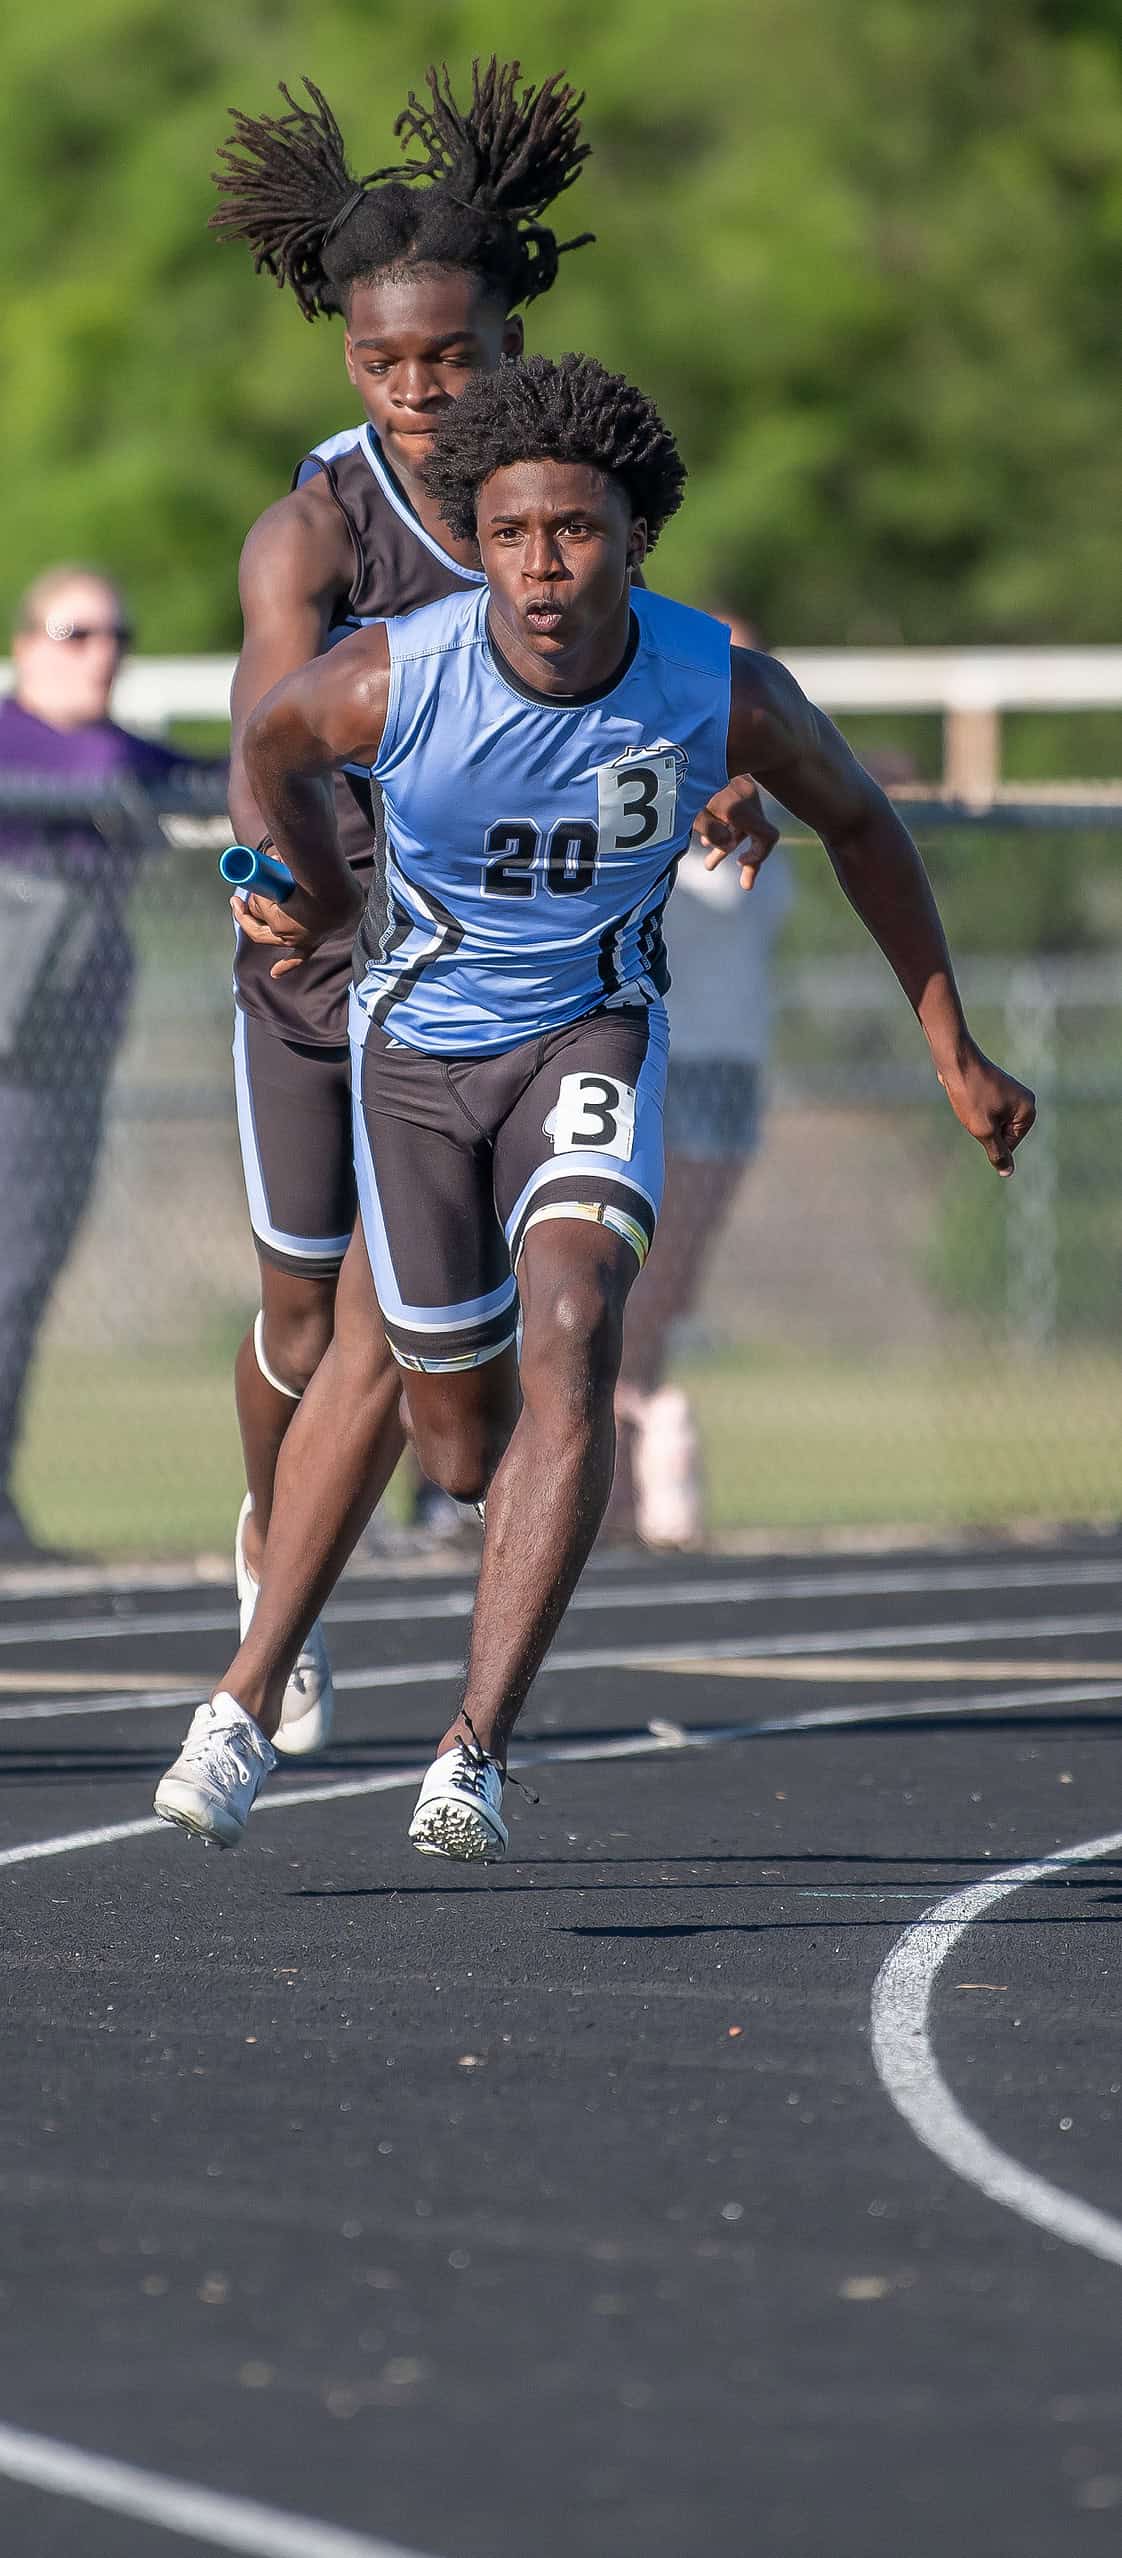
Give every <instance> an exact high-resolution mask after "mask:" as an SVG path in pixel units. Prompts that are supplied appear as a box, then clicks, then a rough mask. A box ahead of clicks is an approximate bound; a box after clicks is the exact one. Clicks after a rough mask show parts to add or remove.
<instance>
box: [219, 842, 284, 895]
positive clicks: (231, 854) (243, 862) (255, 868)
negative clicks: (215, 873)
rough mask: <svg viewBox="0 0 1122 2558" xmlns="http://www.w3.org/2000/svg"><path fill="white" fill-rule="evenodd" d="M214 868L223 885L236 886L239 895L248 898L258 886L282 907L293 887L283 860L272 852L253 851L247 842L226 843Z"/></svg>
mask: <svg viewBox="0 0 1122 2558" xmlns="http://www.w3.org/2000/svg"><path fill="white" fill-rule="evenodd" d="M218 867H219V870H220V871H221V873H222V877H223V879H224V880H225V882H226V885H227V887H228V888H236V889H237V890H238V893H239V895H240V896H242V897H250V896H252V893H253V891H254V889H255V888H260V889H261V891H262V892H263V894H264V895H265V896H266V897H274V898H275V899H276V901H277V904H278V906H283V904H284V901H285V898H286V897H291V895H292V891H293V889H294V888H295V886H296V882H295V880H294V878H293V876H292V872H291V871H290V869H289V867H288V863H287V862H282V861H278V860H277V858H276V855H275V853H258V852H255V851H254V849H253V846H252V845H251V844H228V845H227V848H226V851H225V852H224V853H223V854H221V855H220V857H219V863H218Z"/></svg>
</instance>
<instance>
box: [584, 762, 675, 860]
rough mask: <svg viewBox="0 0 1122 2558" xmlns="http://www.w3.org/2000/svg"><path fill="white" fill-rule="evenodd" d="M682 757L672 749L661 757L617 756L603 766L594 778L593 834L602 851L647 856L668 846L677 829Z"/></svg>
mask: <svg viewBox="0 0 1122 2558" xmlns="http://www.w3.org/2000/svg"><path fill="white" fill-rule="evenodd" d="M682 764H683V757H682V755H681V753H680V752H677V753H676V752H675V751H674V749H673V748H667V750H666V751H665V752H664V753H661V754H653V755H652V754H645V755H642V754H641V755H621V756H620V759H619V762H618V763H616V764H601V766H600V768H599V770H598V772H597V775H596V803H597V804H596V816H597V832H598V834H599V838H600V850H601V852H602V853H638V852H645V851H646V850H647V848H648V846H650V847H653V846H654V845H656V844H668V843H669V842H670V841H671V838H672V837H673V836H674V835H675V834H676V833H677V827H678V783H679V780H680V778H681V773H682Z"/></svg>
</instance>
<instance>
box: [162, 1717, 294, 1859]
mask: <svg viewBox="0 0 1122 2558" xmlns="http://www.w3.org/2000/svg"><path fill="white" fill-rule="evenodd" d="M276 1763H277V1754H276V1751H275V1750H274V1748H273V1745H272V1742H271V1741H267V1740H266V1738H265V1735H264V1733H263V1732H262V1731H259V1729H258V1727H257V1725H256V1723H254V1722H252V1721H251V1720H250V1717H249V1715H248V1714H247V1713H246V1712H245V1710H244V1708H243V1707H242V1706H240V1705H239V1704H238V1702H237V1700H236V1698H235V1697H232V1696H227V1695H226V1694H225V1691H221V1692H220V1693H219V1695H218V1696H216V1697H212V1698H211V1699H210V1700H209V1702H208V1703H207V1704H206V1705H200V1706H199V1707H198V1708H197V1709H196V1711H195V1713H194V1714H193V1715H192V1717H191V1723H190V1728H189V1730H188V1733H187V1738H186V1740H185V1742H184V1744H183V1747H182V1749H181V1751H180V1753H179V1757H178V1758H177V1759H176V1761H175V1763H174V1765H173V1766H172V1767H169V1769H168V1772H167V1775H166V1776H162V1777H161V1778H160V1782H159V1784H158V1786H157V1787H156V1794H155V1809H156V1811H157V1812H158V1813H159V1816H160V1819H161V1821H174V1822H175V1823H176V1825H177V1827H178V1828H179V1829H181V1830H190V1831H191V1832H192V1834H193V1836H194V1837H195V1838H198V1839H205V1840H206V1842H207V1844H208V1846H210V1847H237V1845H238V1842H239V1840H240V1839H241V1838H242V1837H243V1835H244V1832H245V1825H246V1822H247V1820H248V1819H249V1815H250V1813H251V1811H252V1809H253V1805H254V1802H255V1800H256V1798H257V1795H258V1794H259V1793H260V1790H261V1787H262V1786H263V1784H264V1782H265V1779H266V1777H267V1776H269V1775H270V1774H271V1772H272V1770H273V1769H274V1768H275V1766H276Z"/></svg>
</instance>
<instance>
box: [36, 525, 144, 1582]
mask: <svg viewBox="0 0 1122 2558" xmlns="http://www.w3.org/2000/svg"><path fill="white" fill-rule="evenodd" d="M130 636H131V634H130V631H129V628H128V620H127V616H126V613H125V608H124V604H123V602H122V599H121V595H120V592H119V590H118V589H117V588H116V587H115V586H113V585H112V584H111V583H110V581H109V580H108V579H107V578H105V577H102V576H100V575H98V574H97V573H96V572H94V571H93V570H90V569H84V568H54V569H47V570H45V571H44V573H43V575H42V576H40V577H38V578H36V580H35V582H34V584H33V585H32V586H30V587H29V588H28V591H27V593H26V595H25V596H24V597H23V599H22V602H21V604H20V606H19V609H18V612H17V616H16V626H15V631H14V633H13V638H12V658H13V662H14V668H15V689H14V692H13V693H12V695H11V696H10V697H9V698H8V699H7V700H5V701H3V702H2V703H0V787H2V785H3V783H4V782H7V781H13V780H16V779H24V778H29V777H30V778H40V779H42V780H44V781H47V782H54V783H56V784H59V785H70V786H72V787H76V788H79V789H86V788H89V789H90V790H91V792H95V793H96V792H97V791H99V790H102V791H103V790H104V789H105V788H106V787H107V786H111V785H112V784H113V783H114V782H116V781H120V780H123V779H124V778H126V777H131V778H132V779H134V780H136V781H139V782H140V783H142V784H148V785H149V786H152V785H158V784H159V783H160V782H161V780H163V779H164V778H165V777H166V775H167V774H168V772H169V771H170V770H171V768H172V767H173V766H174V765H176V764H181V763H182V762H183V761H184V760H185V759H184V758H183V757H182V756H179V755H176V754H174V753H173V752H172V751H171V750H170V749H169V748H167V747H166V746H161V745H159V744H157V743H155V742H154V741H153V740H152V739H150V738H144V737H132V736H130V735H129V733H128V731H127V730H125V729H123V728H118V727H117V726H116V725H115V723H114V722H113V721H112V720H111V719H110V717H109V700H110V695H111V693H112V689H113V684H114V681H115V678H116V676H117V673H118V670H119V668H120V664H121V658H122V655H123V653H124V651H125V649H126V648H127V647H128V644H129V639H130ZM140 850H141V845H140V841H139V839H138V836H137V832H136V830H135V828H134V829H133V830H132V831H131V833H130V834H129V835H128V836H127V838H126V837H125V836H124V835H121V836H119V839H118V840H117V841H114V830H113V828H112V827H108V828H106V827H104V826H102V827H100V828H99V826H98V825H97V824H96V823H95V822H94V820H93V818H92V817H91V818H89V819H84V818H81V817H70V818H67V819H66V820H65V821H60V820H56V819H50V820H48V818H47V817H46V816H43V817H40V816H39V814H38V813H36V814H35V815H33V816H30V817H28V816H22V815H18V816H17V815H15V814H8V815H5V814H4V813H3V810H2V808H0V943H2V945H3V950H4V966H3V968H2V969H0V1564H3V1563H5V1562H8V1563H11V1562H18V1561H21V1560H26V1559H27V1558H29V1557H33V1556H34V1555H36V1554H37V1553H40V1552H41V1551H42V1549H41V1548H38V1547H36V1545H35V1542H34V1539H33V1538H32V1537H31V1535H30V1534H29V1531H28V1529H27V1528H26V1526H25V1524H24V1522H23V1520H22V1519H21V1517H20V1514H19V1512H18V1510H17V1508H16V1506H15V1503H14V1501H13V1499H12V1495H11V1490H10V1477H11V1470H12V1463H13V1459H14V1456H15V1450H16V1441H17V1438H18V1433H19V1425H20V1415H21V1410H22V1404H23V1395H24V1388H25V1385H26V1382H27V1377H28V1372H29V1370H30V1367H31V1361H32V1357H33V1354H34V1349H35V1343H36V1339H37V1336H38V1332H39V1328H40V1325H41V1323H42V1321H43V1317H44V1315H45V1313H46V1311H47V1306H48V1304H49V1301H50V1295H51V1290H52V1288H53V1287H54V1283H55V1281H56V1279H57V1277H58V1274H59V1272H60V1270H61V1268H62V1265H63V1263H64V1261H65V1259H66V1257H67V1254H68V1252H69V1251H70V1248H71V1245H72V1243H73V1241H74V1237H75V1235H76V1233H77V1229H78V1226H79V1223H80V1221H81V1217H82V1213H83V1210H84V1209H85V1206H86V1203H87V1200H88V1198H89V1195H90V1191H91V1188H92V1185H93V1177H94V1173H95V1170H96V1167H97V1160H98V1153H99V1149H100V1144H101V1129H102V1116H103V1105H104V1099H105V1090H106V1085H107V1083H108V1080H109V1075H110V1071H111V1068H112V1065H113V1061H114V1058H115V1056H116V1054H117V1050H118V1048H119V1046H120V1043H121V1039H122V1036H123V1033H124V1029H125V1022H126V1017H127V1012H128V998H129V989H130V985H131V981H132V968H133V958H132V949H131V945H130V942H129V937H128V931H127V927H126V920H125V907H126V902H127V897H128V891H129V888H130V887H131V885H132V880H133V877H134V875H135V871H136V866H137V861H138V859H139V857H140Z"/></svg>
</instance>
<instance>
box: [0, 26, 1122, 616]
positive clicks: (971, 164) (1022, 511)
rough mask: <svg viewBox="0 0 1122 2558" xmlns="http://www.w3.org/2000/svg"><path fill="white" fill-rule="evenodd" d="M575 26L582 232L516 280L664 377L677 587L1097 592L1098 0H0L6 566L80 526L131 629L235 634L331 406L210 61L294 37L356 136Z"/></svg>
mask: <svg viewBox="0 0 1122 2558" xmlns="http://www.w3.org/2000/svg"><path fill="white" fill-rule="evenodd" d="M492 48H496V49H498V50H499V51H501V52H511V53H519V52H520V53H522V54H523V56H524V57H525V59H526V61H527V68H528V70H530V71H532V72H533V74H534V75H535V76H540V75H541V74H542V73H544V72H545V71H548V70H550V69H552V68H553V67H554V66H556V65H560V64H564V65H565V66H566V67H567V68H568V70H569V72H570V74H571V76H573V77H574V78H576V79H577V80H578V81H579V82H580V83H581V84H582V85H583V86H585V87H586V89H587V92H588V107H587V110H586V113H587V129H588V133H589V138H590V139H591V140H592V142H593V144H594V152H595V156H594V158H593V160H592V162H591V163H590V166H589V169H588V171H587V172H586V174H585V176H584V177H583V178H582V181H581V186H580V191H579V199H574V203H576V202H578V201H579V219H580V222H581V224H582V225H583V224H584V223H586V222H587V223H588V225H589V227H592V228H595V229H596V231H597V232H598V234H599V245H598V247H597V248H596V249H595V250H594V251H591V252H590V253H589V254H588V256H587V257H585V258H582V259H579V260H573V261H572V262H571V264H570V262H566V263H567V266H568V269H569V271H568V272H565V271H563V274H562V279H561V282H560V283H559V285H558V288H557V291H556V293H555V294H554V295H553V296H552V297H551V300H550V302H549V303H548V304H545V305H543V306H542V307H541V309H540V310H539V311H538V312H536V313H534V314H532V316H531V336H532V340H533V343H534V344H536V345H538V346H543V347H545V348H546V349H547V350H549V351H553V352H557V351H559V350H560V349H561V348H562V347H564V346H570V345H579V346H583V347H587V348H589V349H591V350H592V351H593V352H595V353H596V354H598V355H600V356H602V357H603V358H605V359H606V360H608V361H611V362H613V363H615V364H618V365H619V366H621V367H622V368H625V369H627V370H629V371H631V372H633V373H634V374H635V375H637V376H638V377H639V378H640V379H641V380H642V381H643V383H644V385H645V386H646V387H648V388H649V389H650V390H652V391H653V392H654V393H655V394H656V395H657V396H658V398H659V399H660V400H661V401H662V402H663V403H664V404H665V407H666V409H667V412H668V414H669V415H670V417H671V419H672V420H673V422H674V424H675V426H676V428H677V430H678V432H679V434H680V436H681V439H682V443H683V447H684V450H685V453H686V457H687V459H688V461H689V463H690V466H691V469H692V471H693V473H694V484H693V488H692V491H691V498H690V502H689V504H688V506H687V508H686V511H685V514H684V516H683V517H682V518H681V519H679V521H678V523H676V524H675V525H674V526H672V527H671V529H670V531H669V532H668V534H667V536H666V540H665V544H664V546H663V548H661V549H660V552H659V571H660V577H661V579H662V580H663V581H664V582H665V583H666V584H667V585H672V586H674V588H675V589H676V591H678V592H679V593H681V594H684V595H687V596H694V597H698V598H702V597H707V596H719V597H720V598H722V599H729V600H731V601H738V600H748V599H750V601H751V605H752V609H753V610H754V612H755V613H756V614H757V616H758V617H759V619H760V621H761V622H762V624H763V626H764V628H765V629H766V630H767V631H768V632H769V633H771V634H773V635H774V636H775V637H776V638H777V639H779V640H782V641H784V642H787V643H791V644H793V643H796V642H800V641H801V642H804V643H808V642H827V641H845V640H849V641H853V642H860V641H866V642H884V643H888V644H892V643H895V642H919V641H925V640H930V641H935V640H946V641H952V640H965V641H980V640H987V639H1011V640H1035V639H1052V640H1057V641H1077V640H1096V639H1107V638H1112V637H1114V636H1115V634H1116V631H1117V572H1116V566H1115V560H1114V546H1113V543H1112V542H1111V541H1110V540H1109V539H1107V538H1105V537H1106V535H1107V528H1108V527H1109V526H1112V525H1116V524H1117V521H1118V513H1119V507H1118V500H1119V461H1118V452H1119V438H1118V415H1119V405H1120V402H1119V394H1120V388H1122V385H1120V381H1119V371H1120V359H1119V331H1118V323H1117V313H1118V305H1119V284H1120V267H1122V10H1120V8H1119V5H1118V0H988V5H987V6H986V8H985V9H979V8H978V6H977V0H940V5H939V7H938V8H933V7H932V6H931V5H930V0H861V6H860V7H858V6H855V5H851V6H848V7H847V6H844V5H839V0H694V5H693V6H692V7H691V9H690V11H689V13H688V17H685V18H684V17H683V14H682V11H681V9H680V7H678V6H671V4H670V0H617V4H616V7H615V8H614V9H613V10H612V11H610V12H607V11H605V10H604V9H603V8H602V6H593V5H592V0H565V5H564V6H562V5H561V0H537V6H536V7H535V9H534V11H533V13H532V21H531V28H530V29H529V30H528V26H527V18H526V12H525V8H524V6H516V5H515V0H493V5H491V6H489V7H488V8H487V10H486V11H484V10H482V9H479V8H476V7H473V6H471V5H469V4H468V0H432V5H430V6H429V7H428V8H427V9H426V10H425V12H424V13H423V26H422V27H421V29H420V31H418V25H417V13H416V12H415V10H413V9H412V8H410V7H409V6H408V5H407V0H382V6H381V7H380V9H379V10H378V12H377V15H376V16H375V13H374V12H373V11H372V10H371V9H370V8H369V7H364V6H360V5H358V0H320V6H319V7H318V8H317V10H316V11H315V13H314V18H313V19H311V20H310V19H309V17H308V15H307V13H306V12H305V11H304V10H303V9H298V8H296V7H294V6H292V5H291V0H269V5H268V6H266V5H265V0H195V5H194V7H193V9H191V10H190V11H185V10H184V11H170V10H169V9H168V8H167V6H166V0H55V6H54V7H53V8H52V9H51V10H50V11H38V10H35V9H34V8H32V6H31V5H30V0H15V6H14V9H13V11H12V12H11V13H10V14H9V16H8V20H7V24H6V29H5V33H4V36H3V39H2V42H0V70H2V74H3V76H2V78H0V204H2V214H0V237H2V239H3V242H4V245H5V250H6V258H7V275H6V280H5V290H4V294H3V302H2V312H0V332H2V338H0V360H2V378H3V392H2V395H0V397H2V404H3V406H2V414H3V425H4V441H5V451H6V457H7V472H8V491H9V502H8V507H7V523H6V537H5V544H4V563H3V590H4V591H3V595H2V596H0V601H3V602H10V600H11V598H12V596H13V595H14V593H15V592H16V590H17V589H18V587H19V586H20V585H21V583H22V582H23V581H24V580H25V579H26V578H27V577H28V576H29V575H30V574H31V573H32V572H33V571H34V570H35V569H37V568H38V567H39V566H40V565H41V564H42V563H43V561H44V560H46V559H48V558H52V557H59V556H62V555H67V554H76V555H78V556H92V557H95V558H97V559H99V560H103V561H105V562H106V564H107V565H109V566H111V567H112V568H113V570H114V571H115V572H118V573H120V574H122V575H123V576H124V577H125V578H126V580H127V582H128V584H129V587H130V589H131V591H132V593H133V595H134V598H135V601H136V604H137V607H138V611H139V615H140V621H141V629H142V633H143V639H144V643H145V645H146V646H148V647H184V648H206V647H215V646H219V645H222V644H225V643H229V642H230V641H232V640H233V639H234V638H235V636H236V631H237V610H236V596H235V566H236V560H237V554H238V549H239V545H240V541H241V537H242V535H243V533H244V531H245V528H246V526H247V524H248V523H249V522H250V521H251V519H252V518H253V516H254V515H255V514H256V513H257V512H258V510H259V509H260V508H261V507H262V506H263V505H265V504H266V503H267V502H268V500H269V499H270V498H271V497H272V496H274V495H276V494H277V493H278V491H279V490H280V489H281V488H283V487H284V486H285V485H286V483H287V479H288V475H289V471H290V468H291V465H292V462H293V461H294V459H295V458H296V456H297V455H298V454H299V453H300V452H301V451H302V450H303V449H304V447H305V446H306V444H307V443H308V441H309V440H311V439H313V438H315V437H317V436H321V435H323V434H325V433H328V432H330V431H331V430H332V429H334V428H335V427H337V426H340V425H342V424H344V423H345V422H346V421H347V420H348V419H349V418H350V417H351V416H352V415H353V414H354V402H353V395H352V394H351V392H350V388H349V385H348V384H347V383H346V381H345V377H344V376H343V371H342V360H341V331H340V330H339V329H338V328H337V327H334V328H333V327H329V326H327V325H324V324H321V325H320V326H319V327H317V328H316V329H314V330H312V329H308V328H306V327H305V326H304V324H303V322H302V321H301V319H300V317H299V314H298V312H297V310H296V307H295V305H294V304H292V303H290V302H289V300H288V298H287V297H282V296H281V295H280V294H278V293H277V292H276V291H275V290H274V289H273V287H272V286H271V284H270V282H269V280H268V279H267V278H265V279H257V278H255V277H254V275H253V273H252V269H251V266H250V262H249V260H248V258H247V257H246V256H245V255H244V254H241V253H239V252H238V251H237V250H236V249H234V248H229V247H227V248H220V247H219V246H218V245H216V243H215V242H214V240H213V239H212V238H210V237H208V234H207V230H206V221H207V215H208V213H209V211H210V209H211V203H212V200H213V199H212V190H211V187H210V183H209V171H210V169H211V167H212V165H213V161H214V153H215V147H216V145H217V143H218V141H219V140H220V139H221V137H222V134H223V132H224V129H225V124H226V111H227V108H228V105H229V104H230V103H231V102H236V103H237V104H239V105H242V106H245V107H247V108H250V109H254V110H258V109H261V108H264V107H266V106H267V105H268V104H269V103H270V102H271V99H272V97H273V93H274V90H275V83H276V81H277V80H278V79H280V78H282V77H283V78H287V79H288V80H289V81H293V80H295V79H297V78H298V77H299V76H300V74H301V73H303V72H305V71H307V72H309V73H311V74H312V76H313V77H315V78H316V79H317V80H318V81H319V82H320V83H321V84H322V85H323V87H324V88H325V89H326V91H327V93H328V95H329V97H331V99H332V100H333V102H334V103H335V104H336V107H337V109H338V112H339V114H340V118H341V121H342V123H343V126H344V130H345V132H346V134H347V138H348V143H349V145H350V148H351V152H352V157H353V161H354V164H355V165H356V166H357V167H359V168H360V169H361V168H364V167H368V166H370V165H372V164H376V163H377V162H379V161H381V160H383V159H384V158H386V157H388V156H389V152H388V148H387V146H388V143H389V134H390V126H391V124H392V120H393V117H394V114H395V113H396V111H397V109H398V107H399V105H400V104H401V103H402V102H403V100H404V96H405V93H406V91H407V89H408V88H409V87H410V85H412V84H414V83H415V82H416V81H417V79H418V77H419V75H420V72H421V70H422V68H423V65H424V62H425V60H426V59H428V58H430V57H434V56H436V57H439V56H441V55H445V54H446V55H447V58H448V60H449V62H450V64H451V65H452V67H453V70H454V72H456V73H458V74H461V75H462V72H463V70H464V68H465V66H466V64H467V62H468V60H469V59H470V56H471V54H472V53H473V51H483V52H487V51H490V50H491V49H492Z"/></svg>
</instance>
